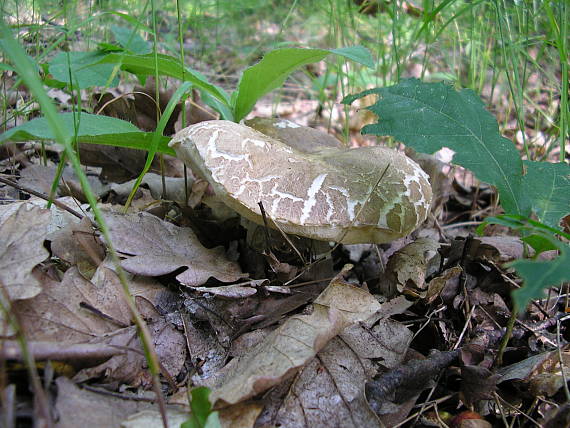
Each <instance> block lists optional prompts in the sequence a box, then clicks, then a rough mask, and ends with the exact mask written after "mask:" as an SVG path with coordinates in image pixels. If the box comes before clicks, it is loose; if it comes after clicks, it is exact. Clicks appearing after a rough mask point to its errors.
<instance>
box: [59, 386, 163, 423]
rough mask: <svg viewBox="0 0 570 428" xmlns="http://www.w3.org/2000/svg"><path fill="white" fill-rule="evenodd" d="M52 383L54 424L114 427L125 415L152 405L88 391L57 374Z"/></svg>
mask: <svg viewBox="0 0 570 428" xmlns="http://www.w3.org/2000/svg"><path fill="white" fill-rule="evenodd" d="M55 383H56V386H57V400H56V402H55V408H56V410H57V414H58V416H59V419H58V421H57V423H56V425H55V426H56V428H74V427H79V426H83V427H116V426H118V425H119V424H120V423H121V421H123V420H124V419H125V418H126V417H127V416H128V415H132V414H135V413H137V412H140V411H141V410H143V409H148V408H151V407H153V406H154V405H153V404H151V403H148V402H144V401H137V400H126V399H124V398H117V397H112V396H109V395H105V394H103V393H96V392H92V391H87V390H85V389H81V388H79V387H78V386H77V385H75V384H74V383H73V382H72V381H70V380H69V379H67V378H66V377H59V378H57V379H56V381H55ZM125 396H127V394H125Z"/></svg>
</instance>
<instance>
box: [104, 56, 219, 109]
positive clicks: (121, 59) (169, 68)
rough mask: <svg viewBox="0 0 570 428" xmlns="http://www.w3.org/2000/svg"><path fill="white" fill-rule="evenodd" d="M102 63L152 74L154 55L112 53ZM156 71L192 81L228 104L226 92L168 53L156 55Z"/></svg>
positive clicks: (143, 73) (136, 72)
mask: <svg viewBox="0 0 570 428" xmlns="http://www.w3.org/2000/svg"><path fill="white" fill-rule="evenodd" d="M100 62H101V63H102V64H121V68H122V69H123V70H125V71H128V72H130V73H133V74H136V75H139V76H154V71H155V62H154V55H153V54H148V55H128V54H121V53H113V54H109V55H107V56H105V57H104V58H102V59H101V61H100ZM158 73H159V74H160V75H161V76H170V77H174V78H175V79H179V80H183V81H187V82H192V84H193V85H194V86H196V87H197V88H199V89H202V90H204V91H206V92H208V93H209V94H211V95H212V96H214V97H216V98H217V99H218V100H220V101H221V102H223V103H224V104H226V105H229V96H228V94H226V92H225V91H224V90H223V89H222V88H220V87H218V86H216V85H212V84H211V83H209V82H208V80H207V79H206V78H205V77H204V76H202V74H200V73H198V72H197V71H194V70H192V69H190V68H188V67H182V66H181V65H180V60H179V59H177V58H174V57H172V56H169V55H162V54H161V55H158Z"/></svg>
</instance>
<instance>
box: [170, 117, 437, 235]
mask: <svg viewBox="0 0 570 428" xmlns="http://www.w3.org/2000/svg"><path fill="white" fill-rule="evenodd" d="M248 123H249V124H250V125H253V126H255V127H257V128H258V129H264V133H262V132H259V131H257V130H256V129H253V128H252V127H250V126H246V125H241V124H237V123H234V122H230V121H225V120H213V121H208V122H201V123H198V124H195V125H192V126H189V127H187V128H185V129H183V130H181V131H180V132H178V133H177V134H176V135H174V137H173V139H172V141H171V142H170V146H171V147H172V148H173V149H174V150H175V151H176V153H177V155H178V157H179V158H180V159H182V161H183V162H184V163H185V164H187V165H188V166H189V167H190V168H191V169H192V171H193V172H194V173H195V174H197V175H198V176H200V177H201V178H203V179H205V180H207V181H208V182H209V183H210V184H211V185H212V187H213V189H214V192H215V193H216V196H217V197H219V198H220V199H221V200H222V201H223V202H224V203H225V204H226V205H228V206H229V207H231V208H232V209H234V210H235V211H237V212H238V213H239V214H240V215H242V216H243V217H245V218H247V219H249V220H251V221H253V222H255V223H257V224H263V218H262V214H261V211H260V207H259V202H262V204H263V206H264V208H265V211H266V214H267V216H268V217H269V218H270V220H271V221H273V222H275V223H277V225H278V226H279V228H280V229H282V230H283V231H284V232H286V233H290V234H295V235H300V236H304V237H308V238H312V239H317V240H322V241H335V242H341V243H344V244H355V243H382V242H390V241H392V240H394V239H397V238H400V237H402V236H405V235H407V234H409V233H410V232H412V231H413V230H414V229H415V228H416V227H417V226H418V225H419V224H421V223H422V222H423V221H424V220H425V219H426V217H427V214H428V211H429V207H430V203H431V198H432V193H431V187H430V184H429V181H428V176H427V174H426V173H425V172H424V171H423V170H422V169H421V168H420V167H419V166H418V165H417V164H416V163H415V162H414V161H412V160H411V159H410V158H408V157H407V156H405V155H404V154H402V153H400V152H397V151H395V150H391V149H387V148H384V147H360V148H355V149H347V148H342V147H339V144H338V143H337V142H336V143H335V141H336V140H334V139H333V137H331V136H329V135H328V134H324V133H321V132H320V131H316V130H314V129H311V128H306V127H303V128H304V130H305V131H304V132H305V134H304V135H305V138H306V141H307V142H310V143H311V144H308V145H306V146H305V145H303V144H300V143H299V141H297V142H296V143H293V144H290V143H289V142H288V141H287V138H288V137H287V132H284V130H287V131H289V132H293V133H295V130H297V128H299V125H297V124H294V123H293V122H290V121H285V120H271V121H270V122H258V123H257V124H256V123H255V121H254V122H248ZM271 127H273V128H275V129H273V130H272V129H271ZM279 129H281V131H279ZM308 129H310V131H307V130H308ZM272 131H275V132H272ZM299 132H300V131H299V130H297V132H296V133H295V135H298V134H299ZM318 134H320V135H321V136H320V137H319V136H318ZM323 135H324V136H323ZM290 139H291V140H293V139H294V138H290ZM297 140H298V138H297ZM333 140H334V141H333ZM301 142H302V141H301ZM271 221H270V222H269V223H270V224H271Z"/></svg>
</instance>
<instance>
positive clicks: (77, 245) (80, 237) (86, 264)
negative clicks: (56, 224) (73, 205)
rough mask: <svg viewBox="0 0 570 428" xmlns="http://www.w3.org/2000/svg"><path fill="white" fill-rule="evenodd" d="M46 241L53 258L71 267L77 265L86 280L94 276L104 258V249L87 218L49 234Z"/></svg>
mask: <svg viewBox="0 0 570 428" xmlns="http://www.w3.org/2000/svg"><path fill="white" fill-rule="evenodd" d="M47 240H48V241H51V251H52V254H53V255H54V256H55V257H58V258H59V259H60V260H62V261H63V262H64V263H67V264H69V265H71V266H74V265H77V266H78V268H79V270H80V271H81V273H82V274H83V275H84V276H86V277H87V278H90V277H91V276H92V275H93V274H94V272H95V269H96V268H97V266H98V265H99V264H101V262H102V261H103V259H104V258H105V248H104V246H103V245H102V243H101V241H100V240H99V238H98V237H97V235H96V234H95V230H94V228H93V225H92V223H91V220H89V218H88V217H84V218H83V219H82V220H81V222H79V223H70V224H68V225H67V226H65V227H64V228H62V229H61V230H59V231H56V232H53V233H50V234H49V235H48V237H47Z"/></svg>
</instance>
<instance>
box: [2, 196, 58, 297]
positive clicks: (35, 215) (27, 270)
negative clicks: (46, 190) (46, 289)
mask: <svg viewBox="0 0 570 428" xmlns="http://www.w3.org/2000/svg"><path fill="white" fill-rule="evenodd" d="M50 220H51V212H50V210H45V209H41V208H38V207H32V208H30V207H29V205H27V204H22V205H21V206H20V207H19V208H18V209H17V210H16V211H15V212H13V213H12V214H11V215H9V216H7V217H5V218H3V222H2V224H0V285H1V286H2V288H3V289H4V291H5V292H6V295H7V296H8V297H9V298H10V300H12V301H13V300H21V299H30V298H32V297H34V296H36V295H38V294H39V293H40V292H41V291H42V287H41V284H40V282H39V281H38V280H37V279H36V278H34V276H33V275H32V269H33V268H34V266H36V265H37V264H39V263H41V262H43V261H44V260H45V259H46V258H47V257H48V256H49V252H48V251H47V250H46V249H45V248H44V239H45V237H46V235H47V233H48V227H47V226H48V224H49V222H50ZM2 295H4V294H2ZM0 299H3V298H1V297H0Z"/></svg>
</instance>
